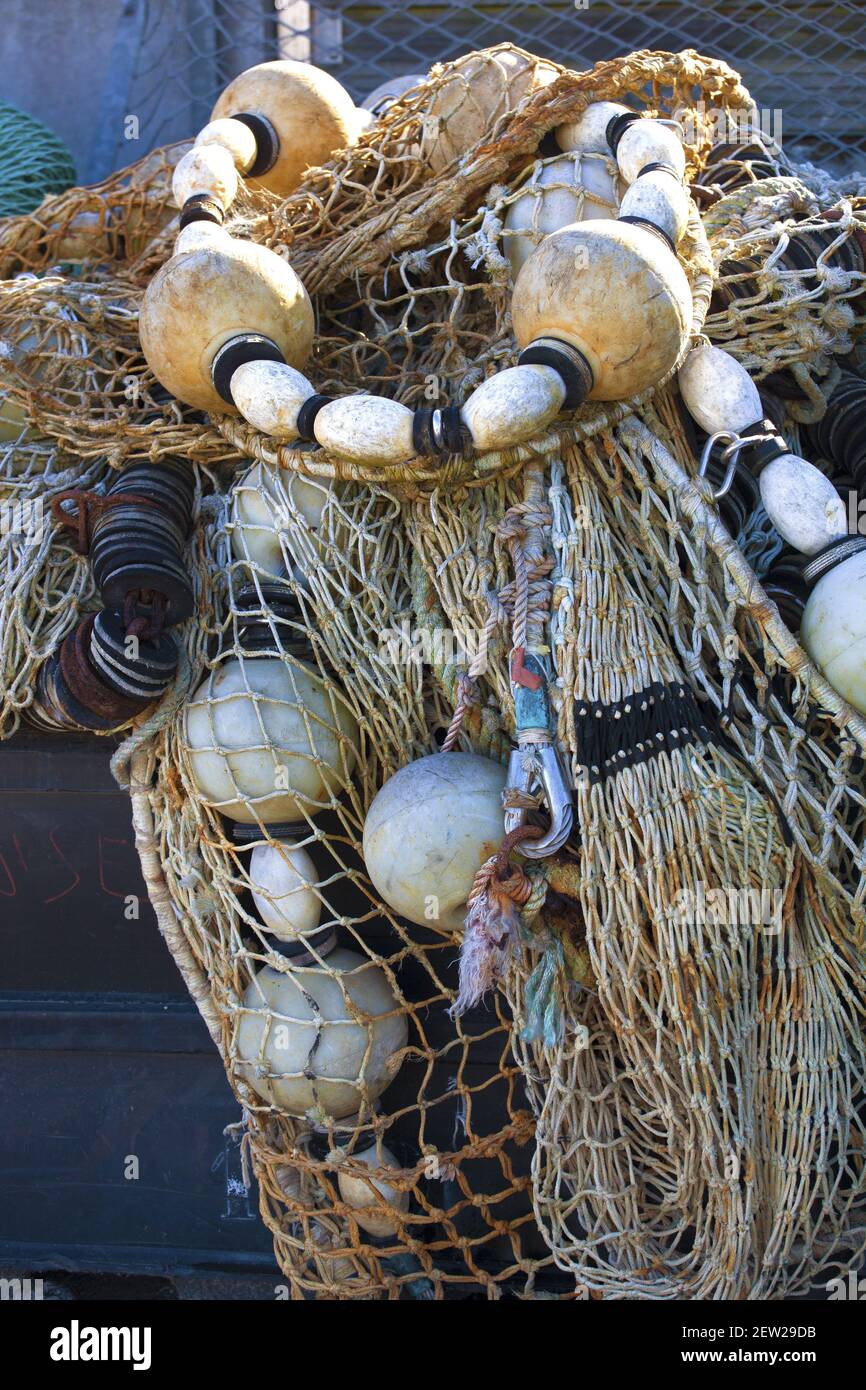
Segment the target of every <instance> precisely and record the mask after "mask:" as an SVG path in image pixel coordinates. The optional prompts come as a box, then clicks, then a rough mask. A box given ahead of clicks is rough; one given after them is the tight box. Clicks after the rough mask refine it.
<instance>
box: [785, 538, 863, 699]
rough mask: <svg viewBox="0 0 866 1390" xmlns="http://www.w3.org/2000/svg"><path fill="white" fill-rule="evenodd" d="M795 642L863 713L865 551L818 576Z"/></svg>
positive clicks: (834, 686)
mask: <svg viewBox="0 0 866 1390" xmlns="http://www.w3.org/2000/svg"><path fill="white" fill-rule="evenodd" d="M800 642H801V644H802V646H803V647H804V648H805V649H806V651H807V652H808V653H809V656H810V657H811V658H812V660H813V661H814V662H815V665H816V666H818V667H820V669H821V670H822V671H823V673H824V675H825V676H826V677H827V680H828V681H829V682H830V684H831V685H832V687H833V689H834V690H837V691H838V692H839V694H840V695H841V696H842V699H843V700H847V701H848V703H849V704H850V705H852V706H853V708H854V709H856V710H858V711H859V713H860V714H866V551H862V550H861V551H860V552H859V554H857V555H852V556H851V558H850V559H849V560H843V561H842V563H841V564H839V565H836V566H835V568H834V569H831V570H830V571H829V572H828V573H827V574H825V575H824V576H823V577H822V578H821V579H819V580H818V582H817V584H816V585H815V587H814V589H813V590H812V592H811V594H810V595H809V600H808V602H807V604H806V609H805V612H804V613H803V621H802V623H801V624H800Z"/></svg>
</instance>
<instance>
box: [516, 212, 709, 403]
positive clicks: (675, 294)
mask: <svg viewBox="0 0 866 1390" xmlns="http://www.w3.org/2000/svg"><path fill="white" fill-rule="evenodd" d="M511 313H512V320H513V323H514V333H515V336H516V338H517V342H518V344H519V346H520V347H521V348H523V349H526V348H527V347H529V346H530V344H532V345H535V344H536V343H537V342H539V340H541V341H542V342H543V343H544V344H548V343H550V342H551V341H553V342H554V343H555V342H557V341H558V342H564V343H565V344H566V345H567V346H568V347H571V348H575V349H577V352H578V353H580V354H581V356H582V358H583V360H584V362H585V363H586V365H587V366H588V368H589V370H590V372H591V374H592V381H591V384H590V383H589V382H588V381H587V386H588V387H589V389H588V390H587V391H586V393H585V394H586V395H587V396H588V397H589V399H590V400H601V401H618V400H627V399H628V398H629V397H630V396H633V395H636V394H637V393H638V392H640V391H645V390H646V389H647V388H648V387H651V386H655V385H656V384H657V383H658V382H659V381H661V379H662V378H663V377H665V376H666V375H667V374H668V373H669V372H670V371H671V370H672V369H673V368H674V366H675V365H676V363H677V361H678V359H679V358H680V356H681V355H682V353H683V352H684V350H685V348H686V345H687V342H688V336H689V332H690V330H691V323H692V297H691V291H690V289H689V282H688V280H687V279H686V276H685V272H684V270H683V268H682V266H681V265H680V263H679V261H678V260H677V258H676V256H675V255H674V253H673V252H672V251H671V250H670V248H669V247H668V246H666V245H665V243H664V242H663V240H662V239H661V237H660V236H657V235H656V234H655V233H654V232H651V231H648V230H647V229H645V228H644V227H639V226H635V225H634V224H633V223H630V222H614V221H607V220H602V219H600V220H598V221H592V222H580V223H577V224H575V225H574V226H571V227H563V228H562V230H561V231H558V232H552V233H551V234H550V236H548V237H546V238H545V240H544V241H543V242H542V243H541V245H540V246H539V247H538V248H537V249H536V250H535V251H533V253H532V255H531V256H530V257H529V259H528V260H527V261H526V263H525V264H524V266H523V268H522V269H521V271H520V274H519V275H518V277H517V281H516V283H515V286H514V294H513V296H512V304H511ZM520 360H521V361H532V360H547V359H546V358H543V357H538V358H532V357H526V358H524V357H523V356H521V358H520ZM554 365H555V364H554Z"/></svg>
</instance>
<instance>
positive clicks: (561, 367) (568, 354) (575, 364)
mask: <svg viewBox="0 0 866 1390" xmlns="http://www.w3.org/2000/svg"><path fill="white" fill-rule="evenodd" d="M517 365H518V366H519V367H531V366H539V367H552V368H553V370H554V371H555V372H558V373H559V375H560V376H561V377H562V380H563V382H564V384H565V400H564V401H563V402H562V408H563V410H577V408H578V406H581V405H583V403H584V401H585V400H586V398H587V396H588V395H589V393H590V391H591V390H592V385H593V381H592V368H591V367H590V365H589V363H588V362H587V360H586V358H585V357H584V356H583V353H582V352H578V350H577V348H573V347H570V346H568V345H564V346H563V349H562V350H561V351H560V349H559V348H558V347H557V346H556V341H555V339H552V338H545V339H544V340H543V341H541V342H539V341H536V342H534V343H530V344H529V346H528V347H525V348H524V349H523V351H522V352H521V354H520V356H519V357H518V359H517Z"/></svg>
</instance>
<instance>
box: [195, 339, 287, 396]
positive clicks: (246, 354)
mask: <svg viewBox="0 0 866 1390" xmlns="http://www.w3.org/2000/svg"><path fill="white" fill-rule="evenodd" d="M285 360H286V359H285V357H284V356H283V354H282V352H281V351H280V349H279V348H278V347H277V345H276V343H275V342H274V341H273V340H272V339H271V338H266V337H265V336H264V334H263V333H238V335H237V337H235V338H229V340H228V342H227V343H223V345H222V347H221V348H220V349H219V351H218V352H216V353H215V355H214V359H213V361H212V362H211V368H210V374H211V380H212V381H213V384H214V387H215V389H216V391H217V394H218V395H220V396H222V398H223V400H224V401H226V402H227V404H228V405H234V399H233V397H232V392H231V380H232V377H233V376H234V374H235V372H236V371H237V369H238V367H242V366H243V365H244V363H245V362H285Z"/></svg>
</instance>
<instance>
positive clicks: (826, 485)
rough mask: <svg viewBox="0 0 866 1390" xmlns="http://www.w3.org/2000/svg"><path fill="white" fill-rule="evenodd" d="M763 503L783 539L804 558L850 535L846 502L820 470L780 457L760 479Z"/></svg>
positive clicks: (790, 456)
mask: <svg viewBox="0 0 866 1390" xmlns="http://www.w3.org/2000/svg"><path fill="white" fill-rule="evenodd" d="M758 486H759V487H760V489H761V501H762V502H763V504H764V510H765V512H766V513H767V516H768V517H769V518H770V521H771V522H772V523H773V525H774V526H775V528H776V530H777V531H778V532H779V535H780V536H781V537H782V539H783V540H785V541H787V542H788V544H789V545H792V546H793V547H794V549H795V550H799V551H801V552H802V554H804V555H816V554H817V553H818V551H819V550H823V549H824V547H825V546H827V545H829V544H830V542H831V541H835V540H839V539H840V538H841V537H842V536H845V535H847V533H848V514H847V511H846V508H845V503H844V502H843V501H842V498H841V497H840V496H839V494H838V492H837V491H836V489H835V488H834V486H833V484H832V483H831V482H830V479H829V478H826V477H825V476H824V474H823V473H822V472H821V470H820V469H819V468H816V467H815V465H814V464H812V463H808V462H807V461H806V459H802V458H798V456H797V455H796V454H781V455H780V457H779V458H775V459H773V460H772V462H770V463H768V464H767V466H766V468H764V469H763V471H762V472H761V474H760V477H759V478H758Z"/></svg>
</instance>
